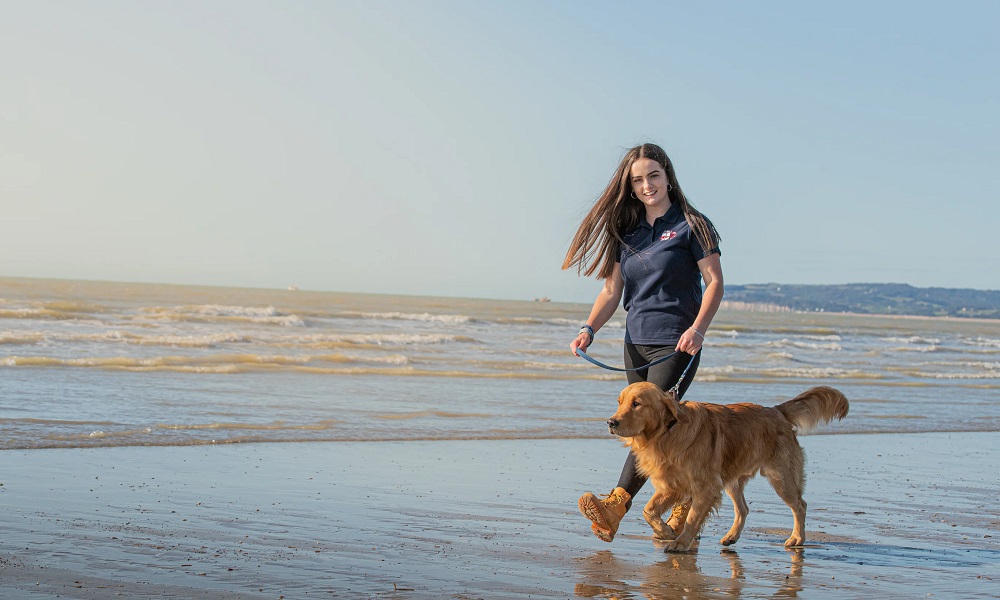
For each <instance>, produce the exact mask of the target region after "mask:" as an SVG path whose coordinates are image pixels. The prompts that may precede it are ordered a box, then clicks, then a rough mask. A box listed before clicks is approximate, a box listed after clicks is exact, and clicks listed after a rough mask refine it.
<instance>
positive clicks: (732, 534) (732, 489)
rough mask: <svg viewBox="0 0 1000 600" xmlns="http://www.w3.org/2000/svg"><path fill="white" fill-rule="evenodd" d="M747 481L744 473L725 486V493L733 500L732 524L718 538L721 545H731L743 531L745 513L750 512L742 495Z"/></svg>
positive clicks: (748, 479) (745, 519)
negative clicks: (720, 537)
mask: <svg viewBox="0 0 1000 600" xmlns="http://www.w3.org/2000/svg"><path fill="white" fill-rule="evenodd" d="M748 481H750V477H749V476H746V475H744V476H743V477H740V478H739V479H737V480H736V481H733V482H731V483H730V484H729V485H727V486H726V493H727V494H729V498H730V499H732V501H733V526H732V527H730V528H729V531H728V532H726V535H724V536H722V539H721V540H719V541H721V542H722V545H723V546H732V545H733V544H735V543H736V542H737V540H739V539H740V534H741V533H743V525H744V524H745V523H746V521H747V513H749V512H750V507H749V506H747V499H746V496H744V495H743V489H744V488H745V487H746V485H747V482H748Z"/></svg>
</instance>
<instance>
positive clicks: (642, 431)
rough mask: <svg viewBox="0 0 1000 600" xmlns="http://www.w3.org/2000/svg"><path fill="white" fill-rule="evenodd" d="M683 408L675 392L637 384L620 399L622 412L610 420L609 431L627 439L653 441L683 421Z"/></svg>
mask: <svg viewBox="0 0 1000 600" xmlns="http://www.w3.org/2000/svg"><path fill="white" fill-rule="evenodd" d="M682 420H683V418H682V417H681V410H680V405H678V404H677V398H676V397H675V396H674V393H673V392H664V391H663V390H661V389H660V388H659V386H657V385H656V384H653V383H649V382H640V383H633V384H632V385H630V386H628V387H627V388H625V389H624V390H622V393H621V394H620V395H619V396H618V411H617V412H615V414H614V415H612V417H611V418H610V419H608V430H609V431H610V432H611V433H613V434H615V435H617V436H619V437H624V438H630V437H645V438H649V437H651V436H653V434H655V433H656V432H657V430H658V429H661V428H669V427H670V426H671V425H673V424H674V423H677V422H679V421H682Z"/></svg>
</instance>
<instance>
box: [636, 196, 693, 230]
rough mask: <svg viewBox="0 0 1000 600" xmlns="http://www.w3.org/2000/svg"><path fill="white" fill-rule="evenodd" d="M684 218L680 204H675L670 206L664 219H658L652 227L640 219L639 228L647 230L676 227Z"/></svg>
mask: <svg viewBox="0 0 1000 600" xmlns="http://www.w3.org/2000/svg"><path fill="white" fill-rule="evenodd" d="M683 218H684V213H683V212H682V211H681V206H680V204H678V203H676V202H673V203H671V204H670V208H668V209H667V212H665V213H663V216H662V217H656V220H655V221H653V225H652V226H650V224H649V223H647V222H646V219H644V218H643V219H639V226H640V227H645V228H646V229H655V228H656V227H657V226H659V225H674V224H675V223H677V222H679V221H680V220H681V219H683Z"/></svg>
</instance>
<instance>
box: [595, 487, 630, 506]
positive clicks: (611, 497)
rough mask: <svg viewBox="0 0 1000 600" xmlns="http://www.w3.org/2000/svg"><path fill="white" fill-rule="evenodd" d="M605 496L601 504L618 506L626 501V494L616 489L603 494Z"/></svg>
mask: <svg viewBox="0 0 1000 600" xmlns="http://www.w3.org/2000/svg"><path fill="white" fill-rule="evenodd" d="M601 496H604V498H603V499H602V500H601V504H603V505H604V506H618V505H619V504H621V503H622V502H625V496H624V494H622V493H621V492H618V493H615V491H614V490H612V492H611V493H610V494H601Z"/></svg>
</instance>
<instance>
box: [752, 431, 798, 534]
mask: <svg viewBox="0 0 1000 600" xmlns="http://www.w3.org/2000/svg"><path fill="white" fill-rule="evenodd" d="M785 458H786V461H785V462H784V463H782V464H773V463H772V464H770V465H768V467H767V469H766V470H764V469H761V473H762V474H763V475H764V476H765V477H767V480H768V481H770V482H771V487H773V488H774V491H775V492H777V493H778V496H780V497H781V499H782V500H784V501H785V504H787V505H788V508H790V509H792V517H793V519H794V521H793V523H792V535H790V536H788V539H787V540H785V548H795V547H797V546H801V545H802V544H804V543H805V541H806V501H805V500H803V498H802V490H803V489H804V488H805V472H804V466H805V456H804V455H803V454H802V448H801V447H800V446H799V445H798V442H795V448H794V450H789V451H788V453H787V454H786V456H785Z"/></svg>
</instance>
